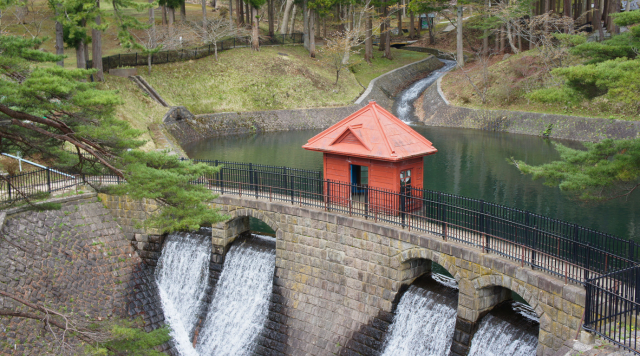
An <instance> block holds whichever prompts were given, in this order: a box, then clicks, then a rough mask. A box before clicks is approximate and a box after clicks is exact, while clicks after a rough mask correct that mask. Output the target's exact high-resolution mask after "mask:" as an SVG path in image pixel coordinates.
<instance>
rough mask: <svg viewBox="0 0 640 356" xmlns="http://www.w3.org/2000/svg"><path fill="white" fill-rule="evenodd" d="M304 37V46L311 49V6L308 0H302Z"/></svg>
mask: <svg viewBox="0 0 640 356" xmlns="http://www.w3.org/2000/svg"><path fill="white" fill-rule="evenodd" d="M302 38H303V40H304V48H305V49H306V50H307V51H308V50H309V8H308V7H307V0H303V1H302Z"/></svg>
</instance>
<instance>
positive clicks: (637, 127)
mask: <svg viewBox="0 0 640 356" xmlns="http://www.w3.org/2000/svg"><path fill="white" fill-rule="evenodd" d="M438 82H439V81H438ZM414 106H415V107H416V112H415V113H416V116H417V117H418V119H419V120H420V121H421V122H422V123H424V124H425V125H429V126H442V127H463V128H471V129H479V130H488V131H500V132H509V133H516V134H524V135H533V136H548V137H551V138H559V139H569V140H576V141H592V142H593V141H600V140H602V139H605V138H612V139H630V138H636V137H640V122H639V121H621V120H608V119H594V118H585V117H577V116H565V115H553V114H540V113H533V112H521V111H506V110H477V109H470V108H463V107H458V106H452V105H449V104H448V103H447V102H446V101H445V100H444V99H443V97H442V96H441V93H440V92H439V90H438V86H437V85H432V86H430V87H429V88H427V90H425V92H424V93H423V94H422V96H421V97H420V98H419V99H418V100H416V101H415V103H414Z"/></svg>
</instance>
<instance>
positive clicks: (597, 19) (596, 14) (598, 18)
mask: <svg viewBox="0 0 640 356" xmlns="http://www.w3.org/2000/svg"><path fill="white" fill-rule="evenodd" d="M593 6H594V7H595V9H594V11H593V27H594V30H598V35H599V36H598V41H602V40H603V39H604V30H603V29H602V15H601V14H600V0H595V1H594V2H593Z"/></svg>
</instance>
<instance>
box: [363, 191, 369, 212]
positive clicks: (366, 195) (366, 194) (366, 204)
mask: <svg viewBox="0 0 640 356" xmlns="http://www.w3.org/2000/svg"><path fill="white" fill-rule="evenodd" d="M364 218H365V220H367V219H368V218H369V187H366V188H364Z"/></svg>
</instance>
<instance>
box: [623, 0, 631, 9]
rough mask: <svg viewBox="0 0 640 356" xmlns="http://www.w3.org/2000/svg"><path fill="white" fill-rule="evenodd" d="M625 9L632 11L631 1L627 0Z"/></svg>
mask: <svg viewBox="0 0 640 356" xmlns="http://www.w3.org/2000/svg"><path fill="white" fill-rule="evenodd" d="M624 11H631V1H630V0H627V5H626V6H625V7H624Z"/></svg>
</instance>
